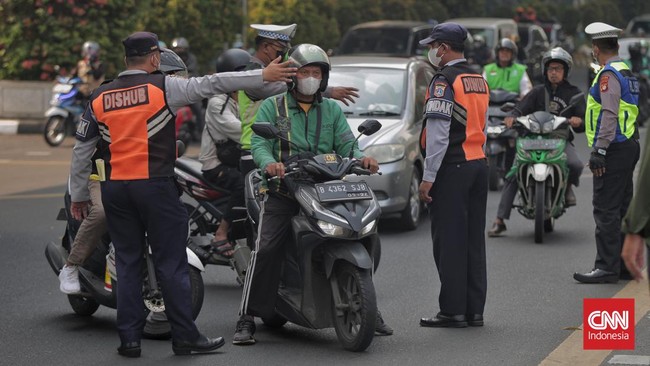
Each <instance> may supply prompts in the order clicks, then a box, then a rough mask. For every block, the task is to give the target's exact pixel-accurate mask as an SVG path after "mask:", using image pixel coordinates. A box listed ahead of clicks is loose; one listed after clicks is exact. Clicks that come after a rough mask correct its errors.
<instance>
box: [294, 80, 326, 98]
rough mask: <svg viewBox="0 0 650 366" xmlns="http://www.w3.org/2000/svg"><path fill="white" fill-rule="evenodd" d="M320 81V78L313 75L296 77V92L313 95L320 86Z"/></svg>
mask: <svg viewBox="0 0 650 366" xmlns="http://www.w3.org/2000/svg"><path fill="white" fill-rule="evenodd" d="M320 82H321V79H316V78H314V77H308V78H304V79H298V92H299V93H300V94H302V95H314V94H316V92H317V91H318V88H320Z"/></svg>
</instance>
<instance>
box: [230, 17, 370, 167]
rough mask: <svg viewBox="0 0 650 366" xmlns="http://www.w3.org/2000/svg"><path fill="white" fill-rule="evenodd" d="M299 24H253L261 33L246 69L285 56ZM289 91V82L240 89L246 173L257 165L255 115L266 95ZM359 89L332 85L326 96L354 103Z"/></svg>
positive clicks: (261, 65) (260, 65)
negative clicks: (253, 140)
mask: <svg viewBox="0 0 650 366" xmlns="http://www.w3.org/2000/svg"><path fill="white" fill-rule="evenodd" d="M296 27H297V24H290V25H275V24H251V28H253V29H255V30H256V31H257V36H256V37H255V53H254V54H253V56H252V57H251V62H250V63H249V64H248V67H247V68H246V70H255V69H261V68H264V67H266V66H267V65H268V64H269V63H270V62H271V61H273V60H274V59H276V58H278V57H283V56H284V55H285V54H286V53H287V52H288V51H289V48H291V43H290V42H291V40H292V39H293V36H294V35H295V33H296ZM286 91H287V86H286V84H284V85H282V84H280V83H266V84H265V85H264V87H263V88H260V89H255V90H247V91H246V92H244V91H240V92H239V96H238V101H239V117H240V119H241V122H242V134H241V140H240V143H241V147H242V158H241V162H240V166H239V168H240V170H241V172H242V174H246V173H248V172H249V171H251V170H253V169H255V168H256V167H255V163H253V157H252V156H251V153H250V149H251V136H252V135H253V130H251V125H252V124H253V123H254V122H255V116H256V115H257V110H258V109H259V106H260V104H262V101H263V100H264V99H266V98H268V97H270V96H273V95H278V94H282V93H284V92H286ZM358 91H359V90H358V89H356V88H349V87H328V88H327V90H326V91H325V93H324V94H323V96H325V97H328V98H332V99H337V100H340V101H341V102H343V103H345V104H346V105H348V103H349V102H352V103H354V98H358V97H359V95H358V94H357V92H358Z"/></svg>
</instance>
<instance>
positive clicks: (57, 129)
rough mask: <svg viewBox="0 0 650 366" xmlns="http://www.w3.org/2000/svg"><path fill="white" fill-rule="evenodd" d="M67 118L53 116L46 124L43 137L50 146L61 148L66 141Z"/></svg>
mask: <svg viewBox="0 0 650 366" xmlns="http://www.w3.org/2000/svg"><path fill="white" fill-rule="evenodd" d="M65 129H66V126H65V118H64V117H63V116H52V117H50V118H48V119H47V122H45V129H44V130H43V137H45V142H47V144H48V145H50V146H59V145H61V143H63V140H65Z"/></svg>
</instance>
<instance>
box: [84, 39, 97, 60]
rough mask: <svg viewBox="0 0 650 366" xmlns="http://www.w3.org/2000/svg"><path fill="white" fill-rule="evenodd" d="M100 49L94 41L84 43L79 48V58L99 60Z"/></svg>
mask: <svg viewBox="0 0 650 366" xmlns="http://www.w3.org/2000/svg"><path fill="white" fill-rule="evenodd" d="M100 49H101V48H100V47H99V43H97V42H95V41H86V42H84V44H83V46H81V57H83V58H86V57H88V58H90V59H97V58H99V50H100Z"/></svg>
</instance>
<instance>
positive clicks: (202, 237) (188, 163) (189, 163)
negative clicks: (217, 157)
mask: <svg viewBox="0 0 650 366" xmlns="http://www.w3.org/2000/svg"><path fill="white" fill-rule="evenodd" d="M174 174H175V176H176V181H177V182H178V183H179V184H180V186H181V187H182V188H183V192H185V194H186V195H187V196H189V197H191V198H192V200H185V207H186V209H187V213H188V215H189V217H190V237H189V241H188V248H190V249H191V250H192V251H193V252H194V253H195V254H196V255H197V256H198V257H199V258H200V259H201V262H202V263H203V264H204V265H206V264H216V265H221V266H227V267H230V268H232V269H233V270H234V271H235V273H236V274H237V282H239V284H240V285H243V284H244V279H245V278H246V270H247V269H248V262H249V261H250V253H251V250H250V247H249V246H248V244H247V243H248V242H251V243H252V240H253V239H252V238H251V237H250V236H247V233H250V232H251V230H250V229H247V227H248V225H250V223H249V222H247V220H246V214H245V210H246V209H245V208H244V207H235V208H233V211H234V212H240V213H241V215H240V216H241V218H239V219H235V220H233V223H232V226H231V230H230V231H231V233H230V238H231V239H232V240H234V241H235V242H236V244H235V247H234V252H233V255H232V256H231V257H229V258H228V257H224V256H221V255H219V254H217V253H213V252H211V251H210V248H211V245H210V242H211V241H212V239H213V236H212V234H213V233H214V232H215V231H216V230H217V228H218V227H219V223H220V222H221V219H222V217H223V213H224V209H225V207H226V205H227V204H228V199H229V195H230V192H228V191H227V190H225V189H223V188H221V187H218V186H216V185H214V184H212V183H210V182H209V181H208V180H207V179H205V178H204V177H203V173H202V171H201V163H200V162H199V161H197V160H194V159H191V158H188V157H180V158H178V159H177V160H176V165H175V166H174Z"/></svg>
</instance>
